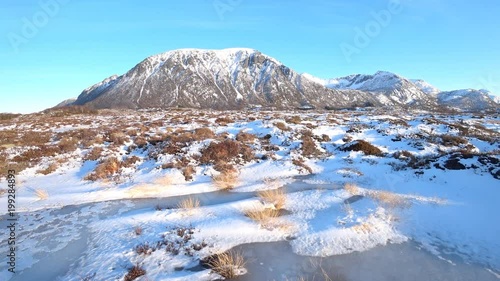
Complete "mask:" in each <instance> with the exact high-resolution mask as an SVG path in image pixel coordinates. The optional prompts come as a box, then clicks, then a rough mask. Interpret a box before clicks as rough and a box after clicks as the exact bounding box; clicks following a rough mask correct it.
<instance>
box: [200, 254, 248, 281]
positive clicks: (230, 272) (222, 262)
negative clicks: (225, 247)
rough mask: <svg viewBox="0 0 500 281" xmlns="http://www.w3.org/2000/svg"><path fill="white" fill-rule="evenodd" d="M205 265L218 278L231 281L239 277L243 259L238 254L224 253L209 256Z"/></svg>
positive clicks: (243, 264)
mask: <svg viewBox="0 0 500 281" xmlns="http://www.w3.org/2000/svg"><path fill="white" fill-rule="evenodd" d="M207 265H208V266H209V267H210V268H211V269H212V270H213V271H214V272H216V273H218V274H219V275H220V276H222V277H224V278H226V279H231V278H235V277H237V276H238V275H240V272H241V271H242V270H243V268H244V266H245V259H244V257H243V255H242V254H241V253H239V252H226V253H222V254H217V255H214V256H211V257H210V258H209V261H208V263H207Z"/></svg>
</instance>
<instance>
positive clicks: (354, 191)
mask: <svg viewBox="0 0 500 281" xmlns="http://www.w3.org/2000/svg"><path fill="white" fill-rule="evenodd" d="M344 189H345V191H347V192H349V194H351V195H361V190H360V189H359V187H358V186H357V185H355V184H353V183H346V184H345V185H344Z"/></svg>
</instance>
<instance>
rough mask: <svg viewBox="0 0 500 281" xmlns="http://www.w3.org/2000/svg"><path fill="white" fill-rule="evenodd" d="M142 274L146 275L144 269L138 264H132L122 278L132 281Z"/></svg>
mask: <svg viewBox="0 0 500 281" xmlns="http://www.w3.org/2000/svg"><path fill="white" fill-rule="evenodd" d="M143 275H146V270H144V269H143V268H141V267H140V266H139V265H134V266H133V267H131V268H129V270H128V272H127V275H125V277H124V278H123V280H124V281H133V280H135V279H137V278H139V277H141V276H143Z"/></svg>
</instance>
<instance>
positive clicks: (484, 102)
mask: <svg viewBox="0 0 500 281" xmlns="http://www.w3.org/2000/svg"><path fill="white" fill-rule="evenodd" d="M324 85H325V86H326V87H329V88H332V89H352V90H361V91H367V92H371V93H378V94H383V97H380V96H379V97H378V99H379V101H380V102H381V103H386V102H387V101H389V102H391V101H392V102H394V103H395V104H403V105H410V106H414V107H417V108H419V107H421V106H423V107H424V108H433V107H435V106H436V105H437V106H441V107H443V106H444V107H451V108H453V109H457V110H463V111H478V110H491V109H498V108H499V104H498V100H499V99H496V100H495V99H493V97H492V95H491V93H490V92H488V91H486V90H472V89H469V90H457V91H451V92H441V91H440V90H439V89H438V88H436V87H434V86H433V85H431V84H429V83H428V82H426V81H424V80H421V79H407V78H404V77H402V76H399V75H397V74H394V73H391V72H386V71H379V72H377V73H375V74H374V75H363V74H356V75H350V76H346V77H341V78H334V79H330V80H325V81H324Z"/></svg>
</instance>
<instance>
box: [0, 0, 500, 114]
mask: <svg viewBox="0 0 500 281" xmlns="http://www.w3.org/2000/svg"><path fill="white" fill-rule="evenodd" d="M395 1H397V0H393V1H392V2H391V1H389V0H360V1H354V0H321V1H320V0H307V1H306V0H286V1H285V0H272V1H271V0H266V1H264V0H185V1H180V0H178V1H168V0H161V1H159V0H150V1H118V0H22V1H16V0H4V1H2V3H1V4H0V36H1V37H0V38H1V39H0V62H1V63H0V98H1V101H0V112H22V113H26V112H34V111H39V110H43V109H45V108H48V107H51V106H53V105H55V104H57V103H58V102H60V101H62V100H64V99H67V98H71V97H76V96H78V95H79V94H80V93H81V91H82V90H83V89H85V88H87V87H88V86H90V85H92V84H94V83H97V82H100V81H101V80H103V79H104V78H106V77H109V76H111V75H113V74H119V75H120V74H123V73H125V72H126V71H127V70H129V69H130V68H132V67H133V66H134V65H135V64H137V63H139V62H140V61H141V60H142V59H144V58H146V57H147V56H150V55H153V54H157V53H161V52H165V51H168V50H173V49H178V48H205V49H222V48H230V47H247V48H254V49H258V50H260V51H261V52H263V53H265V54H267V55H270V56H272V57H275V58H276V59H278V60H280V61H281V62H283V63H284V64H286V65H287V66H289V67H291V68H293V69H295V70H296V71H298V72H299V73H302V72H307V73H310V74H312V75H314V76H318V77H320V78H332V77H338V76H345V75H349V74H353V73H364V74H372V73H374V72H376V71H377V70H386V71H391V72H395V73H398V74H400V75H402V76H405V77H408V78H421V79H424V80H426V81H428V82H429V83H431V84H433V85H435V86H436V87H438V88H440V89H442V90H453V89H461V88H486V89H489V90H491V91H494V92H496V93H497V94H499V93H500V16H499V14H500V3H499V2H498V0H478V1H470V0H400V3H399V5H398V4H397V3H393V2H395ZM376 14H377V15H378V16H376Z"/></svg>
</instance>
